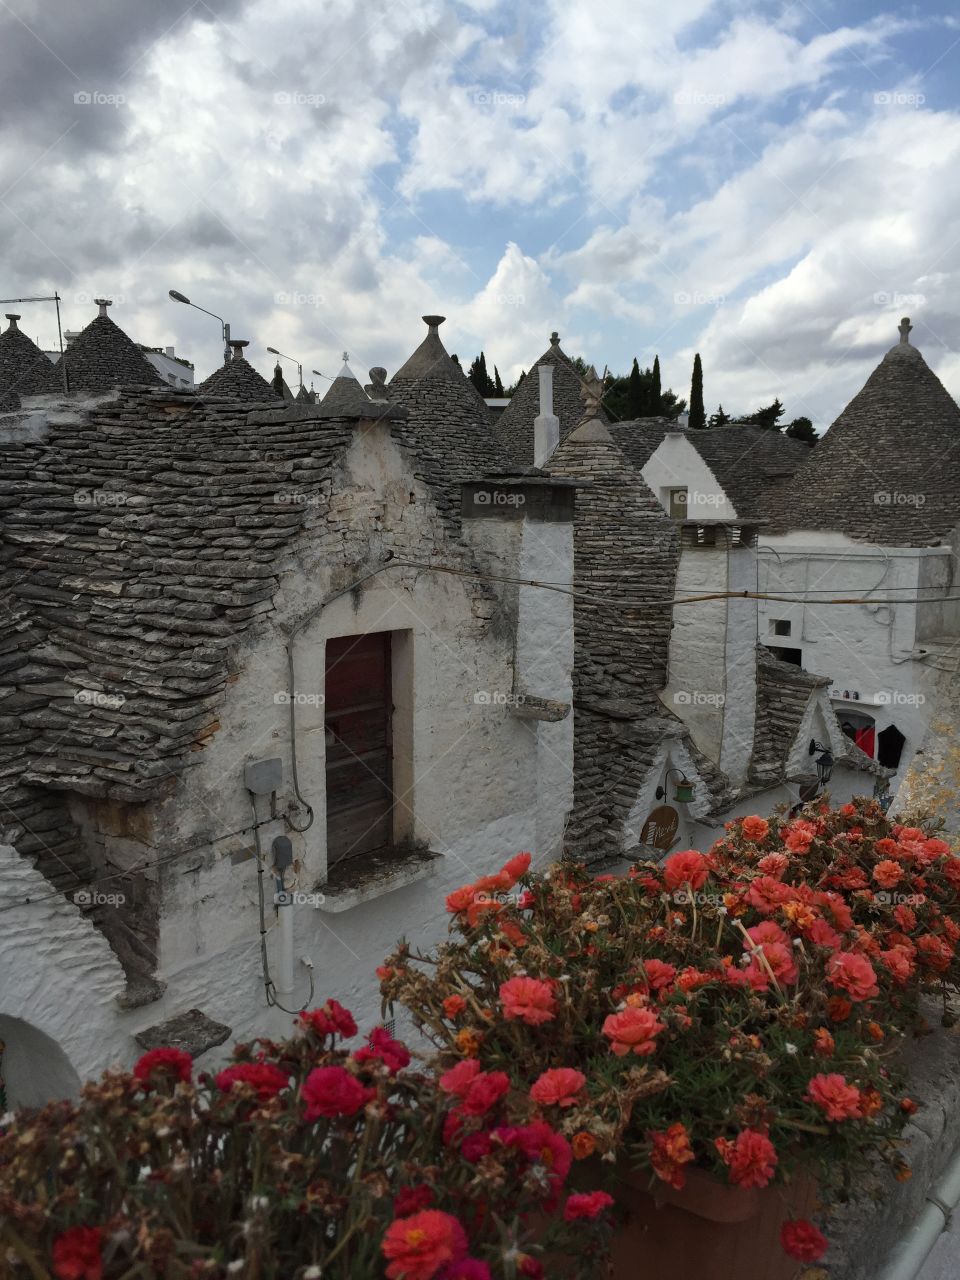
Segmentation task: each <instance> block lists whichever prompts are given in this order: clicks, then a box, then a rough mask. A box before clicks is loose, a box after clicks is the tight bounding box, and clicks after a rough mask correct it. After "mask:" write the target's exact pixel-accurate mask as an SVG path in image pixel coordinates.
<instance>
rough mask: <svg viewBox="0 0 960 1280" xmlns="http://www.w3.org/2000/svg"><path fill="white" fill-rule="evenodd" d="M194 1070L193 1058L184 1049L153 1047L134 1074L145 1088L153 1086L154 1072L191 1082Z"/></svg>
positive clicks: (135, 1067)
mask: <svg viewBox="0 0 960 1280" xmlns="http://www.w3.org/2000/svg"><path fill="white" fill-rule="evenodd" d="M192 1071H193V1059H192V1058H191V1057H190V1055H189V1053H184V1051H183V1050H182V1049H151V1050H150V1051H149V1052H148V1053H145V1054H144V1055H143V1057H142V1058H140V1059H139V1060H138V1061H137V1063H136V1065H135V1066H134V1068H133V1074H134V1075H135V1076H136V1077H137V1079H138V1080H139V1081H140V1083H141V1084H142V1085H143V1087H144V1088H145V1089H149V1088H151V1087H152V1085H153V1083H154V1081H153V1075H154V1072H159V1073H160V1075H161V1077H163V1076H168V1077H171V1078H172V1079H174V1080H183V1081H184V1082H189V1080H190V1075H191V1072H192Z"/></svg>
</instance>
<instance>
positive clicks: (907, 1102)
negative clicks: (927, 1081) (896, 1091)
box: [900, 1098, 920, 1116]
mask: <svg viewBox="0 0 960 1280" xmlns="http://www.w3.org/2000/svg"><path fill="white" fill-rule="evenodd" d="M900 1110H901V1111H904V1112H906V1114H907V1115H908V1116H914V1115H916V1114H917V1112H918V1111H919V1110H920V1108H919V1107H918V1106H917V1104H916V1103H915V1102H914V1100H913V1099H912V1098H901V1099H900Z"/></svg>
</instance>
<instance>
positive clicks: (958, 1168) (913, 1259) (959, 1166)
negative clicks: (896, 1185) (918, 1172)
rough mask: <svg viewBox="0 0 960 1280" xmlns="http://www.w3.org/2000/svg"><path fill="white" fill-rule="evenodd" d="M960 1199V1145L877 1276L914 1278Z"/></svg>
mask: <svg viewBox="0 0 960 1280" xmlns="http://www.w3.org/2000/svg"><path fill="white" fill-rule="evenodd" d="M958 1202H960V1147H958V1148H957V1150H956V1151H954V1153H953V1155H952V1157H951V1159H950V1163H949V1164H948V1165H947V1167H946V1169H945V1170H944V1171H943V1173H942V1174H941V1175H940V1177H939V1178H938V1179H937V1181H936V1182H935V1183H934V1185H933V1187H932V1188H931V1189H930V1191H928V1192H927V1196H926V1203H925V1205H924V1207H923V1209H922V1211H921V1213H920V1216H919V1217H918V1218H917V1219H916V1220H915V1222H914V1223H913V1226H912V1227H910V1229H909V1231H908V1232H907V1233H906V1235H905V1236H904V1237H903V1239H902V1240H900V1241H899V1243H898V1244H896V1245H895V1246H894V1248H893V1249H892V1250H891V1253H890V1256H889V1258H888V1259H887V1264H886V1266H885V1267H884V1268H883V1270H882V1271H881V1272H880V1273H879V1274H878V1275H877V1276H875V1277H874V1280H914V1277H915V1276H916V1275H917V1274H918V1272H919V1271H920V1268H921V1267H922V1266H923V1264H924V1263H925V1262H926V1260H927V1258H928V1256H929V1255H930V1252H931V1250H932V1249H933V1246H934V1245H935V1244H936V1243H937V1241H938V1240H939V1239H940V1236H941V1235H942V1234H943V1232H944V1231H946V1230H947V1228H948V1227H949V1225H950V1219H951V1217H952V1215H953V1212H954V1210H955V1209H956V1207H957V1204H958Z"/></svg>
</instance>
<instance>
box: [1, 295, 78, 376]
mask: <svg viewBox="0 0 960 1280" xmlns="http://www.w3.org/2000/svg"><path fill="white" fill-rule="evenodd" d="M11 302H55V303H56V304H57V337H58V339H59V340H60V369H61V371H62V373H63V389H64V391H69V390H70V387H69V385H68V383H67V362H66V360H64V358H63V330H62V329H61V327H60V295H59V293H52V294H51V295H50V296H49V297H43V298H0V307H5V306H7V304H8V303H11Z"/></svg>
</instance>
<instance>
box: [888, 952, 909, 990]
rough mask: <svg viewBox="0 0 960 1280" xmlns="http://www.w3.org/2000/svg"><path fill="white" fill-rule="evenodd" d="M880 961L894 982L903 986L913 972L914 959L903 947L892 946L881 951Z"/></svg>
mask: <svg viewBox="0 0 960 1280" xmlns="http://www.w3.org/2000/svg"><path fill="white" fill-rule="evenodd" d="M880 962H881V964H883V965H884V966H885V967H886V969H887V970H888V972H889V973H890V976H891V977H892V978H893V980H894V982H897V983H899V984H900V986H903V985H904V984H905V983H906V982H907V981H908V980H909V978H910V975H911V974H912V973H913V967H914V966H913V961H912V960H911V959H910V953H909V951H907V950H905V948H903V947H891V948H890V950H889V951H881V952H880Z"/></svg>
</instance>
